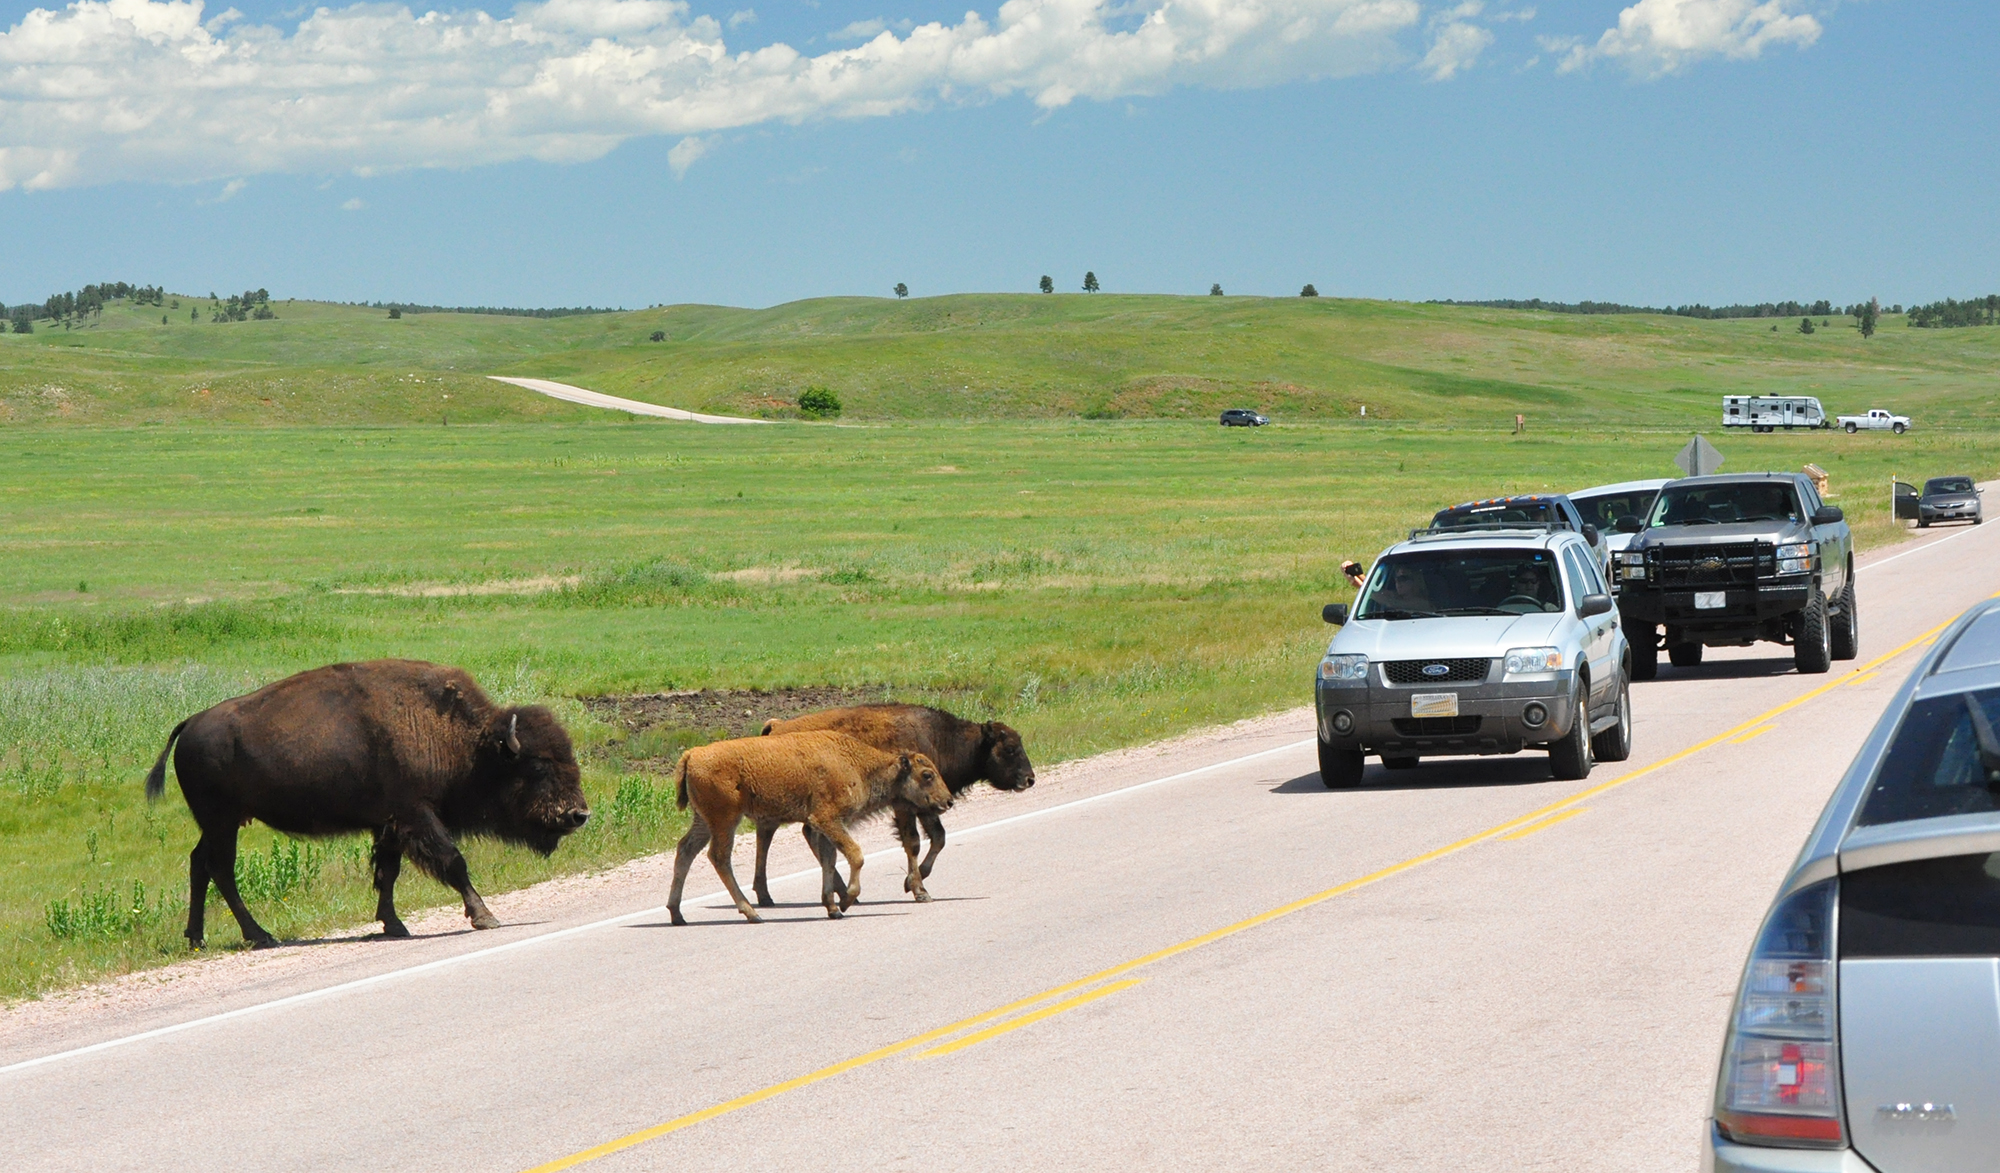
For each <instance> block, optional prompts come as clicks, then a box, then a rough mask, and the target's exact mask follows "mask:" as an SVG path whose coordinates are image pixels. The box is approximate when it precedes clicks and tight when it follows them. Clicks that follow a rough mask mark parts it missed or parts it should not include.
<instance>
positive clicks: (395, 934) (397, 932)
mask: <svg viewBox="0 0 2000 1173" xmlns="http://www.w3.org/2000/svg"><path fill="white" fill-rule="evenodd" d="M382 935H383V936H384V937H392V938H395V939H397V940H401V939H402V938H404V937H407V936H409V935H410V930H409V928H408V927H407V926H406V925H404V924H403V922H402V921H399V920H385V921H383V922H382Z"/></svg>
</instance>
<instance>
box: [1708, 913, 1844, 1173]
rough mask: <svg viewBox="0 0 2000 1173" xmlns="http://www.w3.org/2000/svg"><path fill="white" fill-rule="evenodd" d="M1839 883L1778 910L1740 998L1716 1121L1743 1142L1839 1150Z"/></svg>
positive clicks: (1725, 1053)
mask: <svg viewBox="0 0 2000 1173" xmlns="http://www.w3.org/2000/svg"><path fill="white" fill-rule="evenodd" d="M1838 884H1839V881H1837V880H1826V881H1824V882H1822V883H1818V884H1814V885H1812V886H1811V887H1808V888H1801V889H1799V890H1798V891H1797V892H1794V893H1792V894H1791V895H1790V896H1787V897H1786V898H1785V899H1784V900H1782V901H1780V902H1779V903H1778V906H1777V907H1776V908H1774V909H1772V910H1771V914H1770V916H1769V917H1767V918H1766V919H1765V921H1764V927H1763V930H1762V931H1761V932H1760V933H1759V934H1758V935H1757V947H1756V948H1755V949H1753V950H1751V952H1750V964H1749V965H1748V966H1746V967H1745V968H1744V972H1743V984H1742V985H1741V987H1739V988H1738V990H1737V993H1736V1006H1735V1013H1734V1015H1733V1016H1732V1018H1731V1020H1730V1026H1729V1039H1728V1041H1727V1042H1726V1043H1725V1044H1724V1045H1723V1048H1722V1071H1721V1073H1720V1074H1719V1075H1718V1076H1717V1077H1716V1081H1715V1123H1716V1125H1717V1126H1718V1127H1719V1128H1720V1129H1721V1130H1722V1133H1723V1135H1725V1136H1727V1137H1728V1138H1729V1139H1730V1140H1733V1141H1735V1142H1737V1143H1738V1144H1756V1145H1782V1146H1786V1147H1792V1148H1838V1147H1840V1146H1841V1145H1843V1144H1844V1143H1846V1135H1845V1132H1844V1130H1843V1129H1842V1127H1841V1107H1842V1105H1841V1095H1840V1023H1839V1011H1838V1004H1837V1002H1836V999H1835V990H1834V975H1835V972H1836V971H1835V962H1834V954H1833V942H1834V929H1833V918H1834V907H1835V898H1836V895H1837V893H1838Z"/></svg>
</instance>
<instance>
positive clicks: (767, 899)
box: [757, 892, 778, 908]
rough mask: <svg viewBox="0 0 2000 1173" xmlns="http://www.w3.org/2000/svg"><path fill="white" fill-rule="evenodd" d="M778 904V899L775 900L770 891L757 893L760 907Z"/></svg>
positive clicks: (771, 906)
mask: <svg viewBox="0 0 2000 1173" xmlns="http://www.w3.org/2000/svg"><path fill="white" fill-rule="evenodd" d="M777 906H778V902H777V901H775V900H773V899H771V894H770V893H769V892H759V893H757V907H759V908H776V907H777Z"/></svg>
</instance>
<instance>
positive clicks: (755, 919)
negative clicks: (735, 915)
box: [743, 912, 764, 925]
mask: <svg viewBox="0 0 2000 1173" xmlns="http://www.w3.org/2000/svg"><path fill="white" fill-rule="evenodd" d="M743 919H744V920H747V921H749V922H750V923H751V924H753V925H761V924H763V923H764V918H763V917H761V916H758V915H757V914H756V913H754V912H746V913H744V914H743Z"/></svg>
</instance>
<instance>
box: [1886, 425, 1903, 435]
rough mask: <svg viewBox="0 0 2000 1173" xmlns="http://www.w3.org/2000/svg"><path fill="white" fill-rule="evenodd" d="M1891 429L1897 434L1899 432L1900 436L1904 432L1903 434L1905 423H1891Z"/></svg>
mask: <svg viewBox="0 0 2000 1173" xmlns="http://www.w3.org/2000/svg"><path fill="white" fill-rule="evenodd" d="M1889 430H1890V431H1892V432H1894V433H1896V434H1897V435H1898V436H1900V435H1902V434H1903V425H1901V424H1893V425H1891V426H1890V428H1889Z"/></svg>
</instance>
